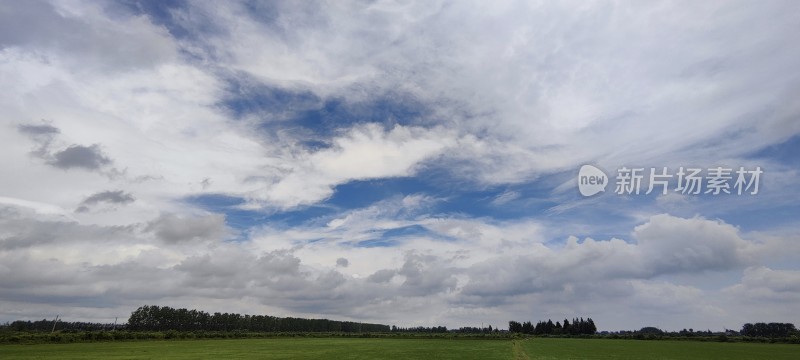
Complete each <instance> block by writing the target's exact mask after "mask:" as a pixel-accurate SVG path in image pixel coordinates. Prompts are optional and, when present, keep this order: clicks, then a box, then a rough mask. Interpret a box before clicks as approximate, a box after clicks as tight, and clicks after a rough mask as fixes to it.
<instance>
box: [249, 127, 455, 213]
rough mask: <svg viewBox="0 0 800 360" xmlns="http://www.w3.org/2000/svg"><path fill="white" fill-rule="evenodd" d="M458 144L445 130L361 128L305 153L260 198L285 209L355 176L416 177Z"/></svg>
mask: <svg viewBox="0 0 800 360" xmlns="http://www.w3.org/2000/svg"><path fill="white" fill-rule="evenodd" d="M455 142H456V139H454V138H453V137H452V134H450V133H449V132H448V131H446V130H444V129H442V128H437V129H433V130H428V129H424V128H418V127H405V126H395V127H394V128H392V129H388V130H387V129H384V128H383V127H381V126H379V125H374V124H370V125H365V126H360V127H355V128H353V129H351V130H349V131H348V132H347V133H345V134H343V135H342V136H338V137H336V138H334V139H333V140H332V143H333V144H332V145H333V146H332V147H330V148H326V149H322V150H319V151H316V152H310V153H304V154H302V157H300V158H298V159H297V160H298V161H297V162H296V164H295V165H293V167H292V168H291V169H289V170H288V173H287V174H286V175H285V176H282V177H280V178H279V180H278V181H277V182H276V183H274V184H271V185H268V186H267V187H266V188H265V189H264V190H263V191H259V192H258V193H257V195H256V196H257V198H258V199H263V200H266V201H267V204H275V205H277V206H279V207H282V208H292V207H296V206H298V205H309V204H313V203H316V202H319V201H320V200H324V199H326V198H328V197H329V196H331V195H332V194H333V187H334V186H336V185H339V184H343V183H347V182H349V181H352V180H368V179H377V178H392V177H406V176H411V175H414V173H415V172H416V170H417V169H418V168H419V167H420V166H422V163H423V162H424V161H425V160H429V159H431V158H433V157H435V156H437V155H438V154H441V152H442V151H443V150H444V149H446V148H447V147H448V146H452V145H454V144H455Z"/></svg>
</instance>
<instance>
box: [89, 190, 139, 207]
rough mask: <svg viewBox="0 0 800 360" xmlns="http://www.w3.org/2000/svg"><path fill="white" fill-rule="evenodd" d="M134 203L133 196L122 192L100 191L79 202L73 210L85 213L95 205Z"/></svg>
mask: <svg viewBox="0 0 800 360" xmlns="http://www.w3.org/2000/svg"><path fill="white" fill-rule="evenodd" d="M134 201H135V199H134V198H133V195H131V194H129V193H126V192H124V191H122V190H116V191H102V192H99V193H96V194H92V195H90V196H89V197H87V198H86V199H84V200H83V201H81V204H80V206H78V208H77V209H75V212H87V211H89V210H90V209H91V208H92V207H93V206H95V205H97V204H109V205H126V204H129V203H132V202H134Z"/></svg>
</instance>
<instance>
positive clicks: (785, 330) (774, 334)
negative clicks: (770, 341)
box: [741, 323, 800, 338]
mask: <svg viewBox="0 0 800 360" xmlns="http://www.w3.org/2000/svg"><path fill="white" fill-rule="evenodd" d="M741 334H742V335H744V336H753V337H768V338H785V337H788V336H790V335H800V332H798V331H797V329H796V328H795V327H794V324H790V323H769V324H767V323H755V324H750V323H747V324H744V326H742V331H741Z"/></svg>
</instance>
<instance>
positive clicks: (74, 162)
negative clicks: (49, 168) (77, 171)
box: [49, 144, 111, 170]
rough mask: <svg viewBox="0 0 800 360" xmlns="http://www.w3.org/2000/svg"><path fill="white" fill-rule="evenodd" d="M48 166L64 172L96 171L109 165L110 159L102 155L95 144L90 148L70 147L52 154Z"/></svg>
mask: <svg viewBox="0 0 800 360" xmlns="http://www.w3.org/2000/svg"><path fill="white" fill-rule="evenodd" d="M49 164H50V165H53V166H55V167H57V168H61V169H64V170H68V169H74V168H82V169H84V170H98V169H100V168H102V167H105V166H107V165H109V164H111V159H109V158H108V157H107V156H105V155H104V154H103V152H102V150H100V146H98V145H97V144H95V145H90V146H83V145H72V146H70V147H68V148H66V149H64V150H61V151H58V152H55V153H53V159H52V160H50V161H49Z"/></svg>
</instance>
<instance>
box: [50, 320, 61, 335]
mask: <svg viewBox="0 0 800 360" xmlns="http://www.w3.org/2000/svg"><path fill="white" fill-rule="evenodd" d="M59 316H60V315H56V319H55V320H54V321H53V330H50V333H51V334H52V333H54V332H55V331H56V323H58V317H59Z"/></svg>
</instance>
